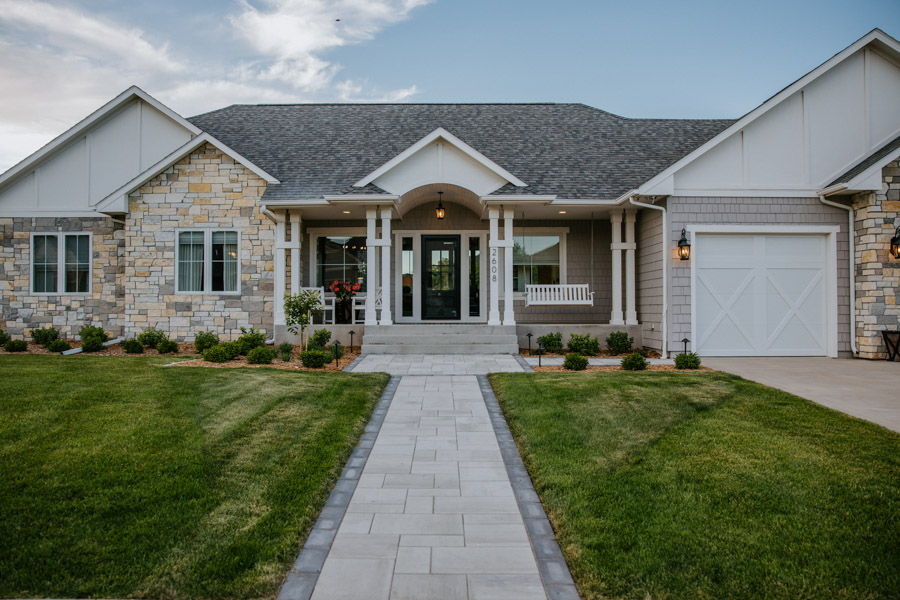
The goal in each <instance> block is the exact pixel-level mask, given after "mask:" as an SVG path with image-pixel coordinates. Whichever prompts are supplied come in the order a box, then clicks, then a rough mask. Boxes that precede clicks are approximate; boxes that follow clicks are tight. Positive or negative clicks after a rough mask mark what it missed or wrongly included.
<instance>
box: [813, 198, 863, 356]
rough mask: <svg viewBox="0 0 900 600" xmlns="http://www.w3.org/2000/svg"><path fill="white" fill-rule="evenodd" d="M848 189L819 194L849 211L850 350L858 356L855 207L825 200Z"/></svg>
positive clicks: (828, 203) (823, 199) (829, 204)
mask: <svg viewBox="0 0 900 600" xmlns="http://www.w3.org/2000/svg"><path fill="white" fill-rule="evenodd" d="M846 187H847V186H846V185H844V184H838V185H834V186H831V187H830V188H827V189H824V190H822V191H821V192H819V202H821V203H822V204H825V205H826V206H833V207H834V208H840V209H841V210H846V211H847V223H848V226H849V228H848V229H847V232H848V240H847V241H848V242H849V246H850V253H849V257H848V259H849V261H850V350H851V351H852V352H853V355H854V356H858V355H859V350H857V349H856V266H855V258H856V256H855V255H856V251H855V250H854V248H853V239H854V238H855V237H856V236H855V232H854V230H853V225H854V215H853V205H852V204H851V205H850V206H845V205H844V204H838V203H837V202H832V201H831V200H826V199H825V196H827V195H828V194H829V193H834V192H837V191H841V190H843V189H846Z"/></svg>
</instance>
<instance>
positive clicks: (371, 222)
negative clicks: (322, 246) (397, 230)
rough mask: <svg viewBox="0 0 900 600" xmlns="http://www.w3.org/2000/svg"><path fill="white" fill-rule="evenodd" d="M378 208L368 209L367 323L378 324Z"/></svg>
mask: <svg viewBox="0 0 900 600" xmlns="http://www.w3.org/2000/svg"><path fill="white" fill-rule="evenodd" d="M377 212H378V211H377V209H375V208H367V209H366V325H377V324H378V321H377V319H376V316H375V289H376V287H377V286H378V281H377V280H376V278H375V261H376V260H378V257H377V253H378V241H377V240H376V239H375V231H376V223H375V218H376V216H377Z"/></svg>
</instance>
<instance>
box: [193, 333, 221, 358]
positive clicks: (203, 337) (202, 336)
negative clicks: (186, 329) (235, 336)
mask: <svg viewBox="0 0 900 600" xmlns="http://www.w3.org/2000/svg"><path fill="white" fill-rule="evenodd" d="M218 343H219V336H217V335H216V334H214V333H213V332H211V331H198V332H197V335H195V336H194V347H195V348H196V349H197V352H199V353H201V354H203V351H204V350H206V349H207V348H212V347H213V346H215V345H216V344H218Z"/></svg>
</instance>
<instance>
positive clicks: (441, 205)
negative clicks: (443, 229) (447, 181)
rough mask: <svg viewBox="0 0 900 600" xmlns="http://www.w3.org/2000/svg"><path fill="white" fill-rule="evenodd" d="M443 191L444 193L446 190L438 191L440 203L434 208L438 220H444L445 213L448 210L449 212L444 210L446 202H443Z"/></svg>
mask: <svg viewBox="0 0 900 600" xmlns="http://www.w3.org/2000/svg"><path fill="white" fill-rule="evenodd" d="M443 193H444V192H438V205H437V208H436V209H434V216H436V217H437V220H438V221H443V220H444V215H445V214H446V212H447V211H445V210H444V203H443V201H442V200H441V196H442V194H443Z"/></svg>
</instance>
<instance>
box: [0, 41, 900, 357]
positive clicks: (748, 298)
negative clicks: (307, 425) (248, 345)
mask: <svg viewBox="0 0 900 600" xmlns="http://www.w3.org/2000/svg"><path fill="white" fill-rule="evenodd" d="M898 99H900V43H898V41H897V40H895V39H893V38H892V37H890V36H888V35H887V34H885V33H884V32H882V31H880V30H877V29H876V30H873V31H872V32H870V33H868V34H866V35H865V36H864V37H862V38H861V39H860V40H858V41H857V42H855V43H854V44H852V45H851V46H849V47H847V48H846V49H844V50H842V51H841V52H839V53H838V54H836V55H835V56H833V57H831V58H830V59H828V60H827V61H826V62H824V63H823V64H822V65H820V66H819V67H817V68H816V69H814V70H813V71H811V72H810V73H808V74H806V75H804V76H803V77H801V78H800V79H798V80H797V81H795V82H793V83H791V84H790V85H788V86H787V87H785V88H784V89H783V90H781V91H779V92H778V93H777V94H775V95H774V96H772V97H771V98H769V99H768V100H766V101H765V102H764V103H762V104H761V105H760V106H758V107H757V108H755V109H754V110H752V111H751V112H749V113H748V114H746V115H744V116H743V117H741V118H740V119H737V120H666V119H631V118H623V117H619V116H616V115H613V114H610V113H607V112H604V111H602V110H597V109H595V108H591V107H588V106H584V105H580V104H402V105H392V104H376V105H371V104H369V105H359V104H352V105H350V104H299V105H239V106H230V107H227V108H223V109H221V110H217V111H213V112H210V113H207V114H203V115H199V116H196V117H193V118H190V119H185V118H183V117H182V116H180V115H178V114H176V113H174V112H173V111H172V110H170V109H168V108H167V107H165V106H164V105H162V104H161V103H160V102H158V101H156V100H155V99H154V98H152V97H151V96H149V95H148V94H146V93H145V92H143V91H142V90H140V89H138V88H136V87H133V88H130V89H129V90H126V91H125V92H124V93H122V94H121V95H120V96H118V97H117V98H115V99H113V100H112V101H110V102H109V103H108V104H106V105H105V106H103V107H101V108H100V109H99V110H97V111H96V112H95V113H93V114H92V115H90V116H88V117H87V118H86V119H84V120H83V121H82V122H80V123H79V124H77V125H76V126H75V127H73V128H72V129H70V130H69V131H67V132H65V133H64V134H62V135H61V136H60V137H58V138H57V139H55V140H54V141H53V142H51V143H50V144H48V145H47V146H45V147H44V148H42V149H41V150H39V151H38V152H36V153H35V154H33V155H32V156H30V157H28V158H26V159H25V160H23V161H22V162H21V163H19V164H18V165H16V166H15V167H13V168H12V169H10V170H9V171H7V172H6V173H4V174H3V175H2V176H0V265H2V268H0V292H2V301H0V307H2V320H0V322H2V327H3V328H4V329H6V330H7V331H9V332H10V333H12V334H13V335H17V336H24V335H27V331H28V330H29V329H31V328H35V327H41V326H43V325H45V324H53V325H54V326H55V327H57V328H58V329H60V330H61V331H62V332H63V333H64V334H74V333H75V332H77V330H78V329H79V327H80V326H81V325H83V324H85V323H95V324H102V325H103V326H104V327H105V328H106V329H107V330H111V331H112V332H113V333H115V334H118V335H125V336H133V335H135V334H137V333H139V332H140V331H142V330H143V329H145V328H147V327H150V326H156V327H159V328H161V329H164V330H166V331H168V332H169V333H170V335H172V336H173V337H175V338H176V339H181V340H190V339H191V338H192V336H193V335H194V334H195V333H196V332H197V331H199V330H214V331H216V332H218V333H219V334H222V335H225V336H233V335H235V334H236V333H237V332H238V331H239V328H240V327H241V326H253V327H256V328H258V329H261V330H264V331H265V332H267V334H269V335H271V336H273V337H274V338H275V339H278V340H281V339H286V338H287V337H289V333H288V332H287V331H286V328H285V318H284V311H283V303H282V298H283V295H284V293H285V292H289V293H290V292H297V291H299V290H300V289H301V288H304V287H320V286H328V285H329V284H330V283H331V282H332V281H335V280H341V281H351V282H358V283H360V284H361V287H362V290H361V294H360V297H359V298H358V299H357V301H356V302H355V303H354V304H353V306H352V308H351V309H344V308H343V307H334V308H335V309H336V310H332V311H331V314H329V313H326V315H325V318H326V319H327V320H329V321H333V320H334V319H335V317H337V318H338V319H341V318H342V317H343V318H345V319H348V320H349V321H350V323H349V324H346V325H341V324H336V325H330V324H329V328H333V330H334V331H336V332H337V333H339V334H340V335H341V336H342V337H341V340H342V342H344V343H346V342H347V340H346V338H345V337H343V336H345V334H346V333H347V332H348V331H349V330H350V329H354V330H355V332H356V334H357V335H363V336H364V343H365V344H366V346H367V348H368V350H369V351H373V352H375V351H390V350H396V349H397V348H399V347H400V346H401V345H402V346H404V347H407V349H408V350H410V349H411V350H410V351H422V352H440V351H476V350H477V349H478V348H480V349H481V350H489V351H510V352H511V351H514V349H515V346H516V343H518V344H519V345H521V346H525V345H527V341H526V335H527V334H528V333H533V334H537V335H540V334H542V333H544V332H547V331H557V330H558V331H562V332H563V333H564V334H568V333H571V332H589V333H592V334H594V335H601V336H605V335H606V333H608V332H610V331H613V330H623V331H628V332H629V333H630V334H631V335H633V336H634V337H635V339H636V340H637V342H638V343H639V344H641V345H643V346H645V347H648V348H653V349H658V350H663V351H665V352H670V351H671V352H674V351H680V350H681V349H682V347H683V342H682V340H683V339H684V338H687V339H689V340H690V342H689V344H690V346H689V347H690V349H692V350H695V351H697V352H698V353H700V354H701V355H706V356H715V355H719V356H721V355H731V356H765V355H770V356H792V355H822V356H849V355H851V354H855V355H858V356H860V357H866V358H879V357H883V356H884V351H885V348H884V344H883V342H882V339H881V333H880V332H881V331H882V330H884V329H897V328H898V325H900V323H898V321H900V301H898V298H900V297H898V289H900V286H898V284H900V259H898V258H897V257H895V256H893V255H892V254H891V253H890V242H891V238H892V237H893V236H894V233H895V227H896V226H900V165H898V158H900V101H898ZM439 209H440V210H439ZM898 254H900V252H898ZM363 298H364V300H363ZM335 312H336V313H338V314H334V313H335ZM426 326H427V327H426ZM453 335H456V337H451V336H453ZM358 339H359V338H357V340H358Z"/></svg>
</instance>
